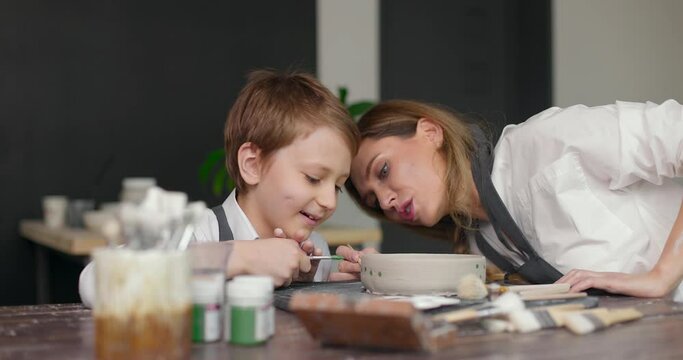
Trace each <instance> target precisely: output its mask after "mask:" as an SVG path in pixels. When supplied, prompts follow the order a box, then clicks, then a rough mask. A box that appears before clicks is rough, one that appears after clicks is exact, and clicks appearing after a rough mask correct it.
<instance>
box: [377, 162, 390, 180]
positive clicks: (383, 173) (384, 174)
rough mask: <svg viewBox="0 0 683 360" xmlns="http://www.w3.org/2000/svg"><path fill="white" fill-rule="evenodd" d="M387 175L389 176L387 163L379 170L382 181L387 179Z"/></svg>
mask: <svg viewBox="0 0 683 360" xmlns="http://www.w3.org/2000/svg"><path fill="white" fill-rule="evenodd" d="M387 175H389V165H387V163H386V162H385V163H384V165H382V167H381V168H380V169H379V174H378V176H379V178H380V179H386V177H387Z"/></svg>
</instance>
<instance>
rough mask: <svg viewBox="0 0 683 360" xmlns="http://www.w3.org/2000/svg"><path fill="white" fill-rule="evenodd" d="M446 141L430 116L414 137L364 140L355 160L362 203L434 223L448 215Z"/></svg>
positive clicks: (394, 217) (394, 216) (407, 219)
mask: <svg viewBox="0 0 683 360" xmlns="http://www.w3.org/2000/svg"><path fill="white" fill-rule="evenodd" d="M442 141H443V133H442V130H441V128H440V127H439V126H438V125H437V124H435V123H434V122H432V121H431V120H428V119H421V120H420V121H419V122H418V125H417V129H416V132H415V135H413V136H412V137H410V138H401V137H398V136H389V137H384V138H380V139H369V138H366V139H363V141H362V142H361V145H360V148H359V150H358V155H357V156H356V157H355V158H354V159H353V162H352V163H351V181H352V182H353V185H354V186H355V187H356V189H358V193H359V194H360V197H361V202H362V203H363V204H365V205H366V206H369V207H372V208H377V209H381V210H382V212H383V213H384V215H385V216H386V217H387V218H388V219H389V220H391V221H394V222H400V223H404V224H410V225H422V226H433V225H434V224H436V223H437V222H438V221H439V220H440V219H441V218H442V217H444V216H446V215H447V214H448V206H447V204H448V203H447V199H446V187H445V182H444V176H445V175H444V174H445V167H446V166H445V161H444V159H443V156H442V155H441V153H439V152H438V149H439V147H441V144H442Z"/></svg>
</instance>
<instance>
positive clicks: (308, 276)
mask: <svg viewBox="0 0 683 360" xmlns="http://www.w3.org/2000/svg"><path fill="white" fill-rule="evenodd" d="M273 233H274V234H275V236H276V237H278V238H281V239H287V234H285V232H284V231H283V230H282V229H281V228H276V229H275V231H274V232H273ZM304 234H305V232H303V231H300V232H297V233H296V234H295V235H294V236H292V238H291V239H292V240H294V241H296V242H297V243H299V246H300V247H301V251H303V252H304V254H305V255H306V256H305V258H302V259H301V260H302V262H301V264H300V267H299V274H298V276H294V277H293V278H292V281H298V282H311V281H313V278H314V277H315V273H316V272H317V271H318V264H319V263H320V260H313V261H311V260H310V259H309V258H308V256H310V255H322V254H323V251H322V249H320V248H316V247H315V245H314V244H313V241H311V240H308V239H304V236H305V235H304Z"/></svg>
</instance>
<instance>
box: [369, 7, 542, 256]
mask: <svg viewBox="0 0 683 360" xmlns="http://www.w3.org/2000/svg"><path fill="white" fill-rule="evenodd" d="M550 20H551V19H550V1H549V0H496V1H491V0H489V1H477V0H471V1H463V0H458V1H452V0H431V1H422V2H418V1H411V0H388V1H383V2H382V6H381V28H380V29H381V67H380V68H381V97H382V99H385V100H386V99H395V98H407V99H416V100H423V101H427V102H433V103H440V104H444V105H447V106H449V107H451V108H453V109H455V110H458V111H460V112H466V113H474V114H477V115H479V116H483V117H484V118H485V119H486V120H487V121H488V122H489V123H490V124H491V128H492V130H493V132H494V136H497V135H498V134H499V132H500V130H501V129H502V127H503V126H504V125H506V124H510V123H519V122H522V121H524V120H525V119H526V118H527V117H529V116H531V115H533V114H535V113H537V112H539V111H541V110H543V109H545V108H546V107H548V106H550V103H551V43H550V42H551V37H550V35H551V34H550V26H551V21H550ZM383 229H384V240H383V243H382V250H383V251H385V252H449V251H450V250H451V246H450V244H446V243H444V242H440V241H438V240H431V239H424V238H421V237H418V236H414V235H413V234H412V233H410V232H408V231H407V230H404V229H403V228H401V227H398V226H395V225H386V224H385V225H384V226H383Z"/></svg>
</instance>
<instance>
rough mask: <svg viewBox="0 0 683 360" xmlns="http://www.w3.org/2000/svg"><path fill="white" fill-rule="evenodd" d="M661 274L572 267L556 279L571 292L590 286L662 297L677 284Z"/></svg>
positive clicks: (631, 294) (624, 292)
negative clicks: (626, 272) (566, 285)
mask: <svg viewBox="0 0 683 360" xmlns="http://www.w3.org/2000/svg"><path fill="white" fill-rule="evenodd" d="M669 282H671V281H670V280H667V279H666V278H665V277H663V276H661V275H660V273H659V272H658V271H657V270H652V271H649V272H646V273H642V274H625V273H618V272H597V271H589V270H579V269H574V270H571V271H570V272H568V273H567V274H566V275H565V276H563V277H562V278H560V279H559V280H557V282H556V283H566V284H569V285H570V286H571V290H570V291H571V292H581V291H584V290H587V289H590V288H595V289H602V290H605V291H608V292H610V293H613V294H623V295H629V296H637V297H649V298H656V297H663V296H665V295H667V294H668V293H669V292H670V291H671V290H673V288H674V287H675V286H676V285H678V284H673V283H671V284H669Z"/></svg>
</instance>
